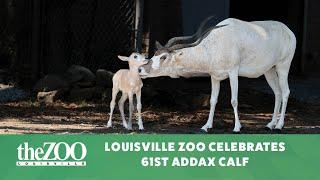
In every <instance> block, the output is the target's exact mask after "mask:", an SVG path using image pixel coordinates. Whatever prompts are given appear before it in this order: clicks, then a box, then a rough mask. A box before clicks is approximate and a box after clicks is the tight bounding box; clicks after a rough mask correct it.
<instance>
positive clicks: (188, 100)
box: [174, 93, 210, 108]
mask: <svg viewBox="0 0 320 180" xmlns="http://www.w3.org/2000/svg"><path fill="white" fill-rule="evenodd" d="M174 100H175V103H176V105H179V106H180V107H182V108H199V107H209V106H210V95H208V94H199V95H193V94H184V93H183V94H177V95H176V96H175V97H174Z"/></svg>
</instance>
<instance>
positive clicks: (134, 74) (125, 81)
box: [107, 53, 148, 130]
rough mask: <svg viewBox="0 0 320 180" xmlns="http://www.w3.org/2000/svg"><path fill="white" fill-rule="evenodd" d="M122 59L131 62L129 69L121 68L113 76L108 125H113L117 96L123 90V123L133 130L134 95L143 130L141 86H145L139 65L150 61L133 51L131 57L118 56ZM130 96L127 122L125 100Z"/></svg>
mask: <svg viewBox="0 0 320 180" xmlns="http://www.w3.org/2000/svg"><path fill="white" fill-rule="evenodd" d="M118 58H119V59H120V60H122V61H127V62H128V63H129V69H121V70H119V71H118V72H116V74H115V75H114V76H113V78H112V82H113V88H112V100H111V103H110V117H109V121H108V124H107V127H111V126H112V114H113V110H114V106H115V101H116V97H117V94H118V92H119V91H122V97H121V99H120V100H119V104H118V105H119V110H120V113H121V118H122V124H123V127H125V128H126V129H128V130H132V113H133V95H134V94H135V95H136V98H137V110H138V125H139V130H143V129H144V128H143V123H142V118H141V88H142V86H143V83H142V80H141V78H140V75H139V72H138V71H139V70H138V69H139V67H140V66H142V65H144V64H146V63H147V62H148V61H147V60H146V59H145V56H144V55H141V54H138V53H132V54H131V55H130V56H129V57H125V56H118ZM128 97H129V121H128V123H127V122H126V119H125V115H124V108H123V107H124V102H125V101H126V100H127V98H128Z"/></svg>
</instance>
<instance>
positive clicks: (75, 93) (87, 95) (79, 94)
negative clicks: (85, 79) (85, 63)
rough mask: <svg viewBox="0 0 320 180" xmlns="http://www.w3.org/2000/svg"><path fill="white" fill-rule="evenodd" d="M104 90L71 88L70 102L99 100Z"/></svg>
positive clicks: (98, 88) (99, 88)
mask: <svg viewBox="0 0 320 180" xmlns="http://www.w3.org/2000/svg"><path fill="white" fill-rule="evenodd" d="M104 91H105V89H103V88H101V87H89V88H73V89H71V91H70V95H69V98H70V100H91V99H97V98H101V97H102V94H103V93H104Z"/></svg>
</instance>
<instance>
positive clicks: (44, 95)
mask: <svg viewBox="0 0 320 180" xmlns="http://www.w3.org/2000/svg"><path fill="white" fill-rule="evenodd" d="M62 94H63V91H62V90H54V91H49V92H38V94H37V100H38V101H39V102H40V103H43V104H51V103H53V102H54V101H56V100H57V99H59V98H60V97H61V95H62Z"/></svg>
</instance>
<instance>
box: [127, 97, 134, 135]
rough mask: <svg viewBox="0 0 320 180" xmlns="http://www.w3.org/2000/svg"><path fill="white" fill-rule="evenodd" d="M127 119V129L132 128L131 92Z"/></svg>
mask: <svg viewBox="0 0 320 180" xmlns="http://www.w3.org/2000/svg"><path fill="white" fill-rule="evenodd" d="M128 95H129V121H128V129H129V130H132V114H133V93H131V92H130V93H129V94H128Z"/></svg>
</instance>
